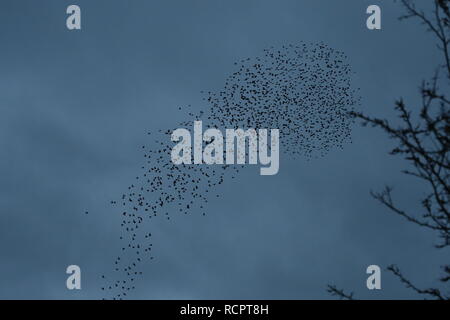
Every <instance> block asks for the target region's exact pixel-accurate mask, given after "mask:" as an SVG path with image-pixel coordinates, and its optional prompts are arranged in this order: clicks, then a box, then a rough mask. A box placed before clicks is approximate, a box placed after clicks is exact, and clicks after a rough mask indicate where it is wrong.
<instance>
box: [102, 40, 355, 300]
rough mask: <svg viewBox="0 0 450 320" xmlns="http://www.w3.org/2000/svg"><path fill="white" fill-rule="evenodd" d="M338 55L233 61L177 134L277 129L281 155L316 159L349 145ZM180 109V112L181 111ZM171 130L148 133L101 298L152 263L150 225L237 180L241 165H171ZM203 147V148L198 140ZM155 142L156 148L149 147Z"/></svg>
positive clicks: (291, 51)
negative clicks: (199, 127)
mask: <svg viewBox="0 0 450 320" xmlns="http://www.w3.org/2000/svg"><path fill="white" fill-rule="evenodd" d="M346 60H347V59H346V56H345V55H344V53H342V52H340V51H337V50H334V49H332V48H330V47H328V46H327V45H325V44H306V43H302V44H300V45H286V46H282V47H280V48H274V47H270V48H268V49H265V50H264V51H263V53H262V55H261V56H259V57H254V58H248V59H244V60H241V61H239V62H237V63H235V71H234V72H233V73H231V74H230V75H229V76H228V78H227V79H226V80H225V84H224V87H223V89H222V90H220V91H217V92H203V94H204V97H205V98H204V99H205V103H206V105H207V107H206V108H205V109H204V111H201V112H199V113H198V114H193V113H188V118H189V119H186V121H183V122H182V123H180V124H179V125H178V126H177V127H176V128H179V127H185V128H188V129H189V128H192V125H193V122H194V121H195V120H202V121H203V123H204V124H206V125H208V127H216V128H219V129H220V128H235V129H237V128H242V129H245V128H255V129H259V128H265V129H274V128H277V129H279V130H280V152H281V154H283V155H284V154H286V155H289V156H305V157H308V158H311V157H318V156H319V157H320V156H323V155H325V154H326V153H327V152H328V151H329V150H330V148H332V147H338V148H342V147H343V145H344V143H346V142H348V141H350V133H351V124H352V119H351V117H350V116H349V111H351V110H353V108H354V106H355V105H357V104H358V103H359V98H358V94H357V90H356V89H354V88H352V86H351V78H352V71H351V68H350V65H349V64H348V63H347V62H346ZM181 109H182V108H180V110H181ZM172 131H173V130H159V131H157V132H149V133H148V134H149V137H150V138H151V139H152V142H153V143H152V144H151V145H152V147H147V146H142V149H143V151H144V158H145V159H144V160H145V163H144V165H143V166H142V167H141V169H142V173H141V174H140V175H139V176H137V177H136V178H135V181H134V182H133V183H132V184H131V185H129V186H128V189H127V190H126V192H124V193H123V195H122V196H121V197H120V199H118V200H114V201H111V203H112V204H113V205H114V206H115V208H116V210H117V211H118V212H119V213H120V214H121V215H122V222H121V225H120V227H121V234H120V241H121V243H122V244H123V245H122V246H121V249H120V250H119V253H118V255H117V258H116V259H115V261H114V265H113V270H111V272H108V273H107V274H105V275H102V279H103V285H102V287H101V290H102V291H103V296H104V298H106V299H126V298H127V297H129V295H130V294H131V291H132V290H134V289H135V288H136V283H137V280H138V279H139V277H141V276H142V274H143V270H144V269H145V261H148V260H151V259H153V258H154V257H153V255H152V234H151V233H150V232H148V230H149V229H148V228H147V227H143V226H144V225H145V224H144V222H145V221H148V219H155V218H158V217H163V218H164V219H167V220H170V219H171V218H172V217H174V216H176V215H177V214H185V215H187V214H201V215H205V214H206V213H207V205H208V200H210V199H211V197H218V196H219V191H220V185H221V184H222V183H223V182H224V181H225V179H235V178H236V177H237V174H238V173H239V170H241V168H242V165H214V166H208V165H195V164H192V165H184V164H182V165H174V164H173V163H172V162H171V150H172V147H173V145H174V143H173V142H171V140H170V135H171V133H172ZM203 143H204V145H205V142H203ZM155 144H156V146H158V147H156V148H155Z"/></svg>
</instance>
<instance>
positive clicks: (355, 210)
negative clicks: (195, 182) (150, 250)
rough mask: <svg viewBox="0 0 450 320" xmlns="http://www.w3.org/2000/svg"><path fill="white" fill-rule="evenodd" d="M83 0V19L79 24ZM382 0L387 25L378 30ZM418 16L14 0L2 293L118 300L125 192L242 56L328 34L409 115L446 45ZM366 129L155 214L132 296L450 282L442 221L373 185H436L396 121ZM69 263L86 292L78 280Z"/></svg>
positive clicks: (5, 82) (363, 293)
mask: <svg viewBox="0 0 450 320" xmlns="http://www.w3.org/2000/svg"><path fill="white" fill-rule="evenodd" d="M70 4H78V5H79V6H80V7H81V10H82V30H80V31H69V30H67V28H66V24H65V20H66V14H65V11H66V8H67V6H68V5H70ZM369 4H378V5H380V7H381V9H382V30H377V31H369V30H368V29H367V28H366V22H365V21H366V18H367V15H366V13H365V11H366V8H367V6H368V5H369ZM401 13H402V10H401V7H400V6H399V4H398V3H395V2H392V1H360V0H347V1H331V0H328V1H325V0H320V1H313V0H302V1H299V0H277V1H275V0H258V1H256V0H245V1H243V0H227V1H216V0H214V1H210V0H208V1H206V0H201V1H200V0H199V1H197V0H188V1H180V0H177V1H175V0H173V1H172V0H171V1H143V0H135V1H125V0H120V1H119V0H114V1H112V0H108V1H106V0H96V1H87V0H73V1H66V0H64V1H61V0H45V1H44V0H42V1H32V0H2V1H1V3H0V43H1V49H0V111H1V113H0V114H1V116H0V150H1V155H2V156H1V157H0V298H4V299H5V298H6V299H11V298H31V299H58V298H62V299H80V298H83V299H84V298H86V299H91V298H92V299H96V298H101V297H102V296H103V295H102V292H101V291H100V275H101V274H102V273H104V272H108V271H109V270H111V269H112V267H113V266H112V265H113V261H114V258H115V257H116V256H117V253H118V251H119V250H120V244H119V242H118V234H119V232H120V228H119V224H120V216H119V214H118V212H117V210H115V209H113V208H112V207H111V206H110V204H109V201H110V200H111V199H114V198H117V197H118V196H120V195H121V194H122V192H124V191H125V190H124V189H126V187H127V186H128V184H129V183H131V182H132V181H133V179H134V177H135V176H136V174H137V173H138V172H139V168H140V165H141V164H142V161H143V157H142V152H141V151H140V150H139V149H140V146H141V145H143V144H146V143H148V141H147V140H148V136H147V135H146V133H147V132H148V131H149V130H158V129H166V128H167V127H171V126H173V125H176V124H177V123H178V122H180V121H183V120H184V118H183V117H184V116H185V114H184V113H179V111H178V106H186V105H191V108H192V111H193V112H196V111H199V110H201V109H202V106H203V104H202V98H203V95H202V94H201V93H200V92H201V91H202V90H203V91H208V90H211V91H218V90H220V89H221V88H222V87H223V85H224V81H225V78H226V77H227V76H228V75H229V73H230V72H232V71H233V63H234V62H235V61H237V60H239V59H241V58H246V57H252V56H258V55H260V54H261V52H262V50H263V49H264V48H266V47H269V46H281V45H283V44H289V43H291V44H296V43H300V42H302V41H306V42H324V43H326V44H327V45H328V46H330V47H332V48H335V49H337V50H341V51H343V52H345V54H346V55H347V56H348V61H349V63H350V64H351V66H352V68H353V71H354V72H355V76H354V85H355V87H359V88H360V95H361V97H362V101H361V106H360V108H361V109H362V110H363V111H364V112H367V113H369V114H372V115H378V116H381V117H386V118H392V117H393V115H394V113H393V111H392V109H393V103H394V101H395V99H397V98H399V97H400V96H402V97H404V98H405V100H406V102H407V103H410V104H411V105H412V106H415V107H418V102H419V100H418V86H419V84H420V82H421V81H422V80H423V79H425V78H428V77H429V76H430V75H432V72H433V71H434V68H435V67H436V65H437V64H438V62H439V53H438V52H437V50H434V49H433V48H434V44H435V43H434V39H433V37H432V36H431V35H430V34H427V33H426V32H425V31H424V29H423V26H420V25H419V24H418V23H417V22H414V21H403V22H400V21H398V20H397V18H398V16H399V15H401ZM430 48H432V49H430ZM352 139H353V142H352V143H351V144H347V145H346V146H345V148H344V149H343V150H337V149H336V150H332V151H331V152H330V153H329V154H328V155H327V156H326V157H324V158H320V159H316V160H311V161H307V160H306V159H291V158H289V157H284V156H283V155H281V164H280V171H279V173H278V174H277V175H275V176H270V177H264V176H260V175H259V174H258V172H257V171H256V170H253V171H252V170H247V171H244V172H243V173H242V174H241V175H240V177H239V178H238V179H236V181H233V182H232V181H227V182H225V185H224V186H223V188H221V193H222V197H221V198H219V199H212V200H211V201H210V203H209V206H208V215H207V216H205V217H203V216H201V215H192V216H181V215H180V216H174V217H173V219H172V220H170V221H167V220H164V219H155V220H154V221H153V224H152V225H151V226H150V227H149V231H151V232H152V234H153V241H154V242H153V246H154V256H155V260H153V261H152V262H149V263H146V265H145V275H144V276H143V277H142V278H141V279H139V282H138V284H137V286H136V290H135V291H134V292H133V293H132V295H130V298H136V299H185V298H186V299H221V298H222V299H228V298H230V299H231V298H233V299H253V298H254V299H316V298H319V299H326V298H329V297H330V296H329V295H328V293H327V292H326V285H327V284H328V283H335V284H336V285H338V286H340V287H343V288H346V289H348V290H349V291H355V293H356V295H357V296H358V297H361V298H367V299H379V298H414V297H416V296H415V295H413V294H412V293H411V292H410V291H409V290H407V289H405V288H404V287H403V286H402V285H401V284H400V283H399V282H398V280H397V279H396V278H395V277H393V276H392V275H390V274H389V273H387V272H385V271H383V273H382V290H379V291H369V290H367V288H366V284H365V283H366V282H365V281H366V277H367V275H366V273H365V270H366V267H367V266H368V265H371V264H377V265H380V266H381V267H382V268H383V269H384V268H385V267H386V266H387V265H388V264H391V263H396V264H398V265H399V267H401V269H402V270H403V271H404V273H405V274H406V275H408V276H409V277H410V278H411V279H413V280H414V281H415V282H416V283H417V285H419V286H426V287H428V286H431V285H434V284H436V283H437V281H436V279H437V278H438V276H439V266H440V265H441V264H443V263H444V262H448V259H447V261H445V259H444V258H445V256H444V254H445V252H442V251H441V252H440V251H438V250H435V249H434V248H433V244H434V243H435V241H436V239H435V237H434V234H432V233H430V232H427V231H426V230H423V229H420V228H418V227H416V226H414V225H411V224H408V223H406V222H405V221H404V220H402V219H401V218H400V217H397V216H394V215H393V214H391V213H390V212H388V211H387V210H386V209H385V208H384V207H382V206H381V205H379V204H378V203H377V202H376V201H374V200H373V199H372V198H371V197H370V195H369V191H370V190H371V189H375V190H376V189H380V188H382V187H383V185H384V184H385V183H388V184H390V185H393V186H394V187H395V196H396V197H397V199H398V201H399V203H400V204H401V205H402V206H403V208H405V209H409V210H413V211H414V210H419V209H420V204H419V203H417V202H416V201H414V199H418V197H419V196H421V195H423V193H424V192H425V191H426V189H424V186H421V185H419V184H417V183H414V181H415V180H413V179H412V178H410V177H405V176H403V175H402V174H401V173H400V170H401V169H403V168H404V162H403V161H402V160H401V159H396V158H393V157H391V156H389V155H387V152H388V150H389V148H390V147H392V145H393V144H392V142H391V141H389V140H388V139H387V137H386V136H385V135H384V134H383V133H381V132H379V131H377V130H375V129H370V128H362V127H360V126H359V125H355V126H354V128H353V134H352ZM85 211H89V214H88V215H86V214H84V212H85ZM70 264H76V265H79V266H80V267H81V270H82V290H80V291H76V290H73V291H69V290H67V288H66V285H65V281H66V277H67V275H66V273H65V270H66V267H67V266H68V265H70Z"/></svg>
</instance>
